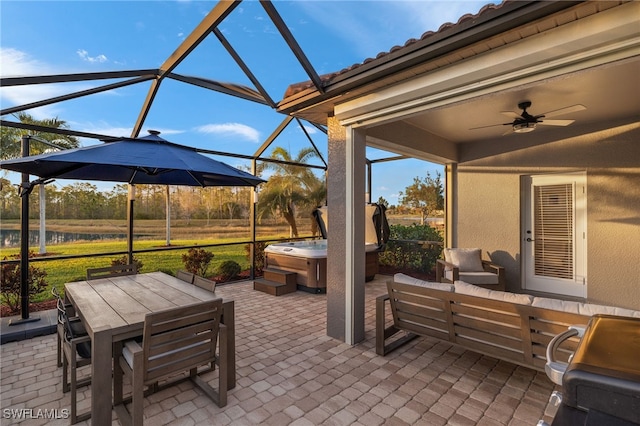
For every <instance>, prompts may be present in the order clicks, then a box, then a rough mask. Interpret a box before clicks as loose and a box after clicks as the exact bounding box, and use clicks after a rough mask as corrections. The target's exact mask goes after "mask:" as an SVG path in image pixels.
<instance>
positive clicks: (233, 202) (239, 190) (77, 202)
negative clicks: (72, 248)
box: [0, 113, 444, 237]
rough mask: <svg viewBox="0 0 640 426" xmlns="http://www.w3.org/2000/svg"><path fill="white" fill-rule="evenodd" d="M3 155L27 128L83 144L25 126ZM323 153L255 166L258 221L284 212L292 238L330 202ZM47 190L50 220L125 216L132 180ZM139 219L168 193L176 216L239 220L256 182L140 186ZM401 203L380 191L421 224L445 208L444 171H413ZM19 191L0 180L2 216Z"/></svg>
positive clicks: (37, 148)
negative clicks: (321, 168) (317, 164)
mask: <svg viewBox="0 0 640 426" xmlns="http://www.w3.org/2000/svg"><path fill="white" fill-rule="evenodd" d="M16 118H17V119H18V120H20V121H21V122H22V123H30V124H37V125H40V126H45V127H52V128H67V127H68V126H67V124H66V122H65V121H62V120H59V119H58V118H54V119H48V120H35V119H34V118H33V117H31V116H30V115H28V114H26V113H19V114H17V115H16ZM0 131H1V134H0V158H2V159H8V158H15V157H18V156H20V140H21V138H22V136H23V135H24V134H30V135H32V136H37V137H38V138H40V139H44V140H46V141H48V142H50V143H51V144H54V145H57V146H58V147H59V149H69V148H76V147H78V146H79V142H78V140H77V139H76V138H74V137H72V136H64V135H59V134H56V133H46V132H35V133H33V132H28V131H25V130H20V129H15V128H9V127H1V128H0ZM49 149H51V148H50V147H48V146H47V145H43V144H37V143H36V144H33V146H32V150H31V151H32V152H31V154H38V153H42V152H46V151H47V150H49ZM317 157H319V153H318V152H317V151H316V150H315V149H314V148H311V147H309V148H304V149H302V150H301V151H300V152H298V153H297V155H296V156H292V155H291V153H290V152H288V151H287V150H286V149H284V148H282V147H275V148H274V149H273V151H272V152H271V154H270V156H269V158H270V159H271V160H276V161H273V162H269V161H262V162H258V164H257V170H256V172H257V174H258V175H259V176H265V177H266V179H267V182H266V183H264V184H262V185H260V187H259V197H258V203H257V205H256V218H257V220H258V222H260V220H262V219H267V218H278V217H281V218H283V219H284V220H285V221H286V222H287V223H288V225H289V227H290V234H291V236H292V237H297V236H298V229H297V218H299V217H310V216H311V212H312V210H313V209H314V208H316V207H318V206H321V205H324V204H325V203H326V196H327V188H326V181H325V179H324V176H318V173H317V172H316V171H314V170H313V169H311V168H309V167H304V166H303V164H305V163H307V162H308V161H309V160H310V159H313V158H317ZM44 191H45V203H46V205H45V211H46V216H47V218H49V219H72V220H73V219H76V220H98V219H125V218H126V216H127V200H128V185H126V184H116V185H114V187H113V188H112V189H111V190H107V191H99V190H98V187H97V186H96V185H95V184H92V183H87V182H78V183H72V184H69V185H64V186H59V183H58V182H56V183H55V184H48V185H45V187H44ZM135 191H136V202H135V208H134V218H135V219H165V218H166V205H167V199H168V200H169V205H170V210H171V218H172V219H173V218H176V219H184V220H187V222H188V221H189V220H191V219H207V220H210V219H241V218H247V217H248V216H249V214H250V203H251V198H250V191H251V189H250V188H246V187H209V188H199V187H195V188H194V187H179V186H169V187H167V186H164V185H136V187H135ZM38 192H39V191H37V190H35V191H33V192H32V193H31V195H30V201H29V202H30V206H31V208H30V217H31V218H33V219H37V218H38V216H39V210H40V205H39V204H40V197H39V196H38ZM398 201H399V204H398V206H390V205H389V203H388V202H387V201H386V200H384V199H383V198H382V197H381V198H380V199H379V200H378V203H381V204H384V205H385V206H386V207H387V208H388V212H389V213H390V214H393V213H398V214H407V213H409V214H416V213H417V214H419V215H420V216H421V219H422V220H421V222H422V223H424V219H425V218H426V217H429V216H432V215H434V214H437V213H438V212H440V211H441V210H442V209H443V208H444V189H443V184H442V181H441V178H440V174H439V173H438V174H436V176H435V177H432V176H431V175H430V174H429V173H427V175H426V177H423V178H420V177H415V178H414V181H413V184H412V185H410V186H408V187H407V188H405V191H401V192H400V193H399V199H398ZM20 204H21V203H20V197H19V196H18V191H17V189H16V188H15V186H14V185H12V184H11V183H10V181H9V180H7V179H6V178H4V177H2V178H0V217H2V218H3V219H18V218H19V217H20Z"/></svg>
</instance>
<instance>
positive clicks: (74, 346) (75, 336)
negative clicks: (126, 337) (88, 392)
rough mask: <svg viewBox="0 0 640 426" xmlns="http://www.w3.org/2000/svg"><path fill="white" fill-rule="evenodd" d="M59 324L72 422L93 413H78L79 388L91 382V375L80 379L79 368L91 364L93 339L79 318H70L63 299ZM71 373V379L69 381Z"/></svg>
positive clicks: (63, 385) (65, 382) (81, 419)
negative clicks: (62, 339)
mask: <svg viewBox="0 0 640 426" xmlns="http://www.w3.org/2000/svg"><path fill="white" fill-rule="evenodd" d="M58 318H59V325H60V324H62V328H63V330H64V341H63V342H62V352H63V354H64V357H63V360H62V392H63V393H67V392H71V424H75V423H78V422H79V421H83V420H86V419H89V418H90V417H91V413H90V412H87V413H83V414H81V415H78V407H77V405H78V394H77V388H78V387H80V386H88V385H90V384H91V377H86V378H84V379H83V380H80V381H79V380H78V368H80V367H84V366H87V365H91V339H90V338H89V336H88V335H87V333H86V331H85V329H84V326H83V325H82V322H81V321H80V319H79V318H69V317H68V316H67V311H66V308H65V305H64V302H63V301H62V299H58ZM69 373H71V381H70V382H69V381H68V378H69Z"/></svg>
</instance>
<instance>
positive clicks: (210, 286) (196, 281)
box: [193, 275, 216, 293]
mask: <svg viewBox="0 0 640 426" xmlns="http://www.w3.org/2000/svg"><path fill="white" fill-rule="evenodd" d="M193 285H195V286H198V287H200V288H203V289H205V290H208V291H210V292H212V293H215V292H216V282H215V281H213V280H209V279H207V278H203V277H200V276H198V275H196V276H195V277H194V278H193Z"/></svg>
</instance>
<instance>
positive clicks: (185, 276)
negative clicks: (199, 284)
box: [176, 269, 195, 284]
mask: <svg viewBox="0 0 640 426" xmlns="http://www.w3.org/2000/svg"><path fill="white" fill-rule="evenodd" d="M194 276H195V275H194V274H193V273H191V272H187V271H183V270H182V269H181V270H179V271H178V272H176V278H178V279H179V280H182V281H185V282H188V283H189V284H193V277H194Z"/></svg>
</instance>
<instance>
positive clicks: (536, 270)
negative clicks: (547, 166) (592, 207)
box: [523, 173, 587, 297]
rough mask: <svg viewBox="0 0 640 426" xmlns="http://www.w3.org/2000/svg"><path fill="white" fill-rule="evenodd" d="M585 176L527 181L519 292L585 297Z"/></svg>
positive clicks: (554, 176) (562, 176) (557, 176)
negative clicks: (521, 273) (520, 287)
mask: <svg viewBox="0 0 640 426" xmlns="http://www.w3.org/2000/svg"><path fill="white" fill-rule="evenodd" d="M586 191H587V188H586V175H585V174H584V173H571V174H562V175H544V176H531V177H530V178H529V182H528V188H527V202H526V203H525V204H526V209H527V212H526V215H525V216H526V220H525V222H524V230H523V240H524V241H523V247H524V251H523V254H524V260H525V264H524V271H525V273H524V285H523V286H524V288H525V289H526V290H532V291H542V292H546V293H555V294H562V295H568V296H577V297H586V295H587V273H586V264H587V263H586V252H587V251H586V235H587V233H586V222H587V221H586V217H587V206H586V199H587V197H586Z"/></svg>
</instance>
